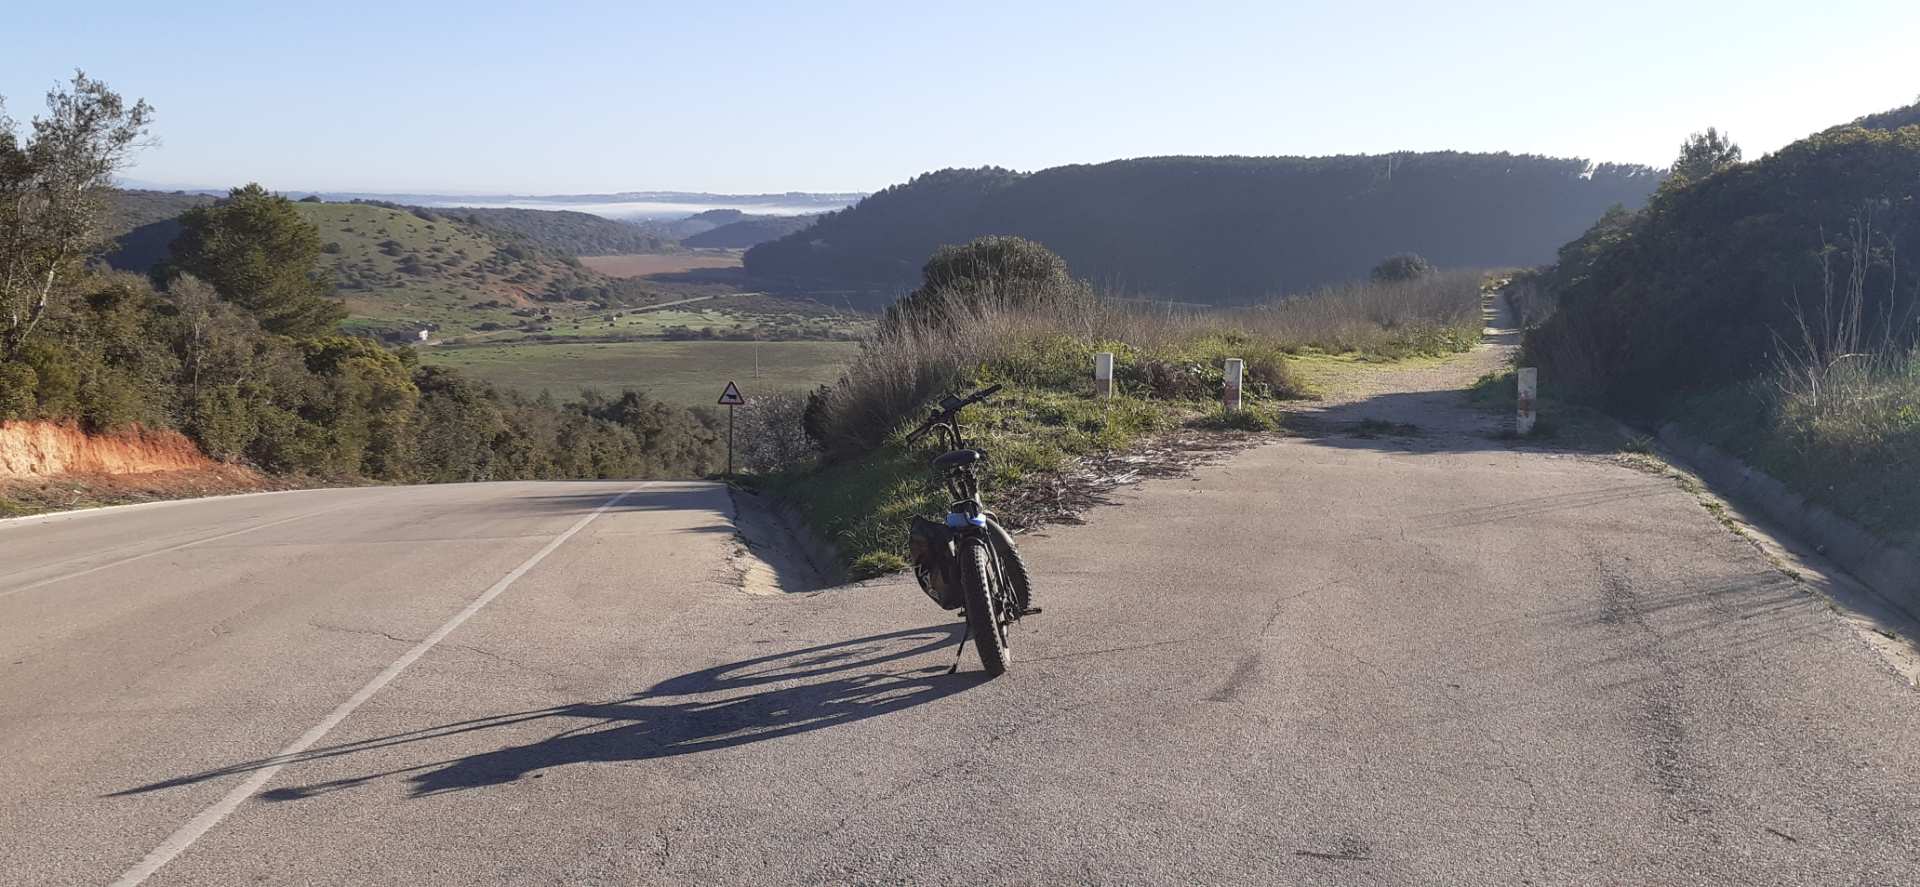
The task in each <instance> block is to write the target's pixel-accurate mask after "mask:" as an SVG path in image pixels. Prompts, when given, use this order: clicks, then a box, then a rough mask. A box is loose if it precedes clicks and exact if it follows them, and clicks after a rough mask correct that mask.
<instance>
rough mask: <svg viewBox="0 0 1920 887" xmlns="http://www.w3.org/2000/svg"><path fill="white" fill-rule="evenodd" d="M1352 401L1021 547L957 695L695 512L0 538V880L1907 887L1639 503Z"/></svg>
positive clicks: (1653, 512) (1908, 715) (1680, 509)
mask: <svg viewBox="0 0 1920 887" xmlns="http://www.w3.org/2000/svg"><path fill="white" fill-rule="evenodd" d="M1394 397H1395V396H1394V395H1380V396H1376V397H1372V398H1368V399H1365V400H1362V401H1360V402H1358V403H1355V404H1348V405H1346V406H1344V407H1342V409H1346V410H1347V412H1346V413H1339V412H1337V411H1335V412H1331V413H1330V414H1329V415H1328V416H1326V417H1324V418H1325V419H1326V421H1327V425H1326V428H1327V430H1326V431H1325V433H1321V434H1317V435H1314V436H1309V437H1304V438H1293V439H1288V440H1284V441H1279V442H1276V443H1272V444H1269V445H1265V446H1262V447H1259V448H1256V449H1251V450H1247V451H1244V452H1241V453H1239V454H1237V455H1235V456H1233V457H1232V458H1230V459H1227V460H1225V461H1223V462H1220V463H1218V464H1216V465H1213V466H1211V467H1206V468H1203V469H1201V470H1200V471H1199V472H1198V473H1197V474H1196V475H1194V476H1193V477H1191V478H1188V479H1181V480H1165V481H1154V482H1150V483H1147V484H1144V485H1141V486H1138V487H1133V488H1128V489H1126V490H1125V491H1123V492H1120V493H1117V494H1116V495H1115V496H1114V498H1115V500H1116V506H1115V507H1105V508H1101V509H1097V510H1095V511H1094V512H1092V513H1091V514H1090V515H1089V516H1088V519H1087V521H1086V523H1085V524H1084V525H1080V526H1072V527H1064V528H1056V529H1053V530H1051V531H1048V532H1046V533H1044V534H1041V535H1039V536H1037V537H1028V538H1026V539H1025V540H1024V543H1023V550H1024V551H1025V552H1026V553H1027V554H1028V556H1029V559H1030V560H1031V562H1032V564H1033V566H1034V568H1035V570H1036V572H1037V574H1038V576H1039V579H1040V582H1041V583H1042V584H1041V586H1040V589H1039V593H1040V595H1042V596H1043V599H1042V601H1041V603H1042V604H1044V606H1045V607H1046V613H1045V615H1043V616H1040V617H1037V618H1035V619H1033V620H1030V621H1028V622H1026V623H1023V624H1022V625H1021V626H1020V627H1019V629H1018V633H1017V637H1016V643H1017V647H1016V658H1015V662H1014V665H1013V670H1012V672H1011V673H1010V674H1009V675H1008V676H1006V677H1005V678H1002V679H999V680H993V681H985V680H982V678H981V675H980V674H979V672H978V664H977V661H976V660H975V659H974V658H973V655H972V653H971V652H969V653H968V654H967V656H966V658H965V659H964V660H963V664H964V666H965V668H964V669H963V671H962V672H961V673H960V674H958V675H954V676H948V675H946V674H945V673H944V672H945V671H946V667H947V665H948V663H949V662H951V661H952V659H953V652H952V651H953V645H954V643H955V642H956V641H957V640H958V633H959V624H958V622H957V620H955V619H953V618H952V617H950V616H948V615H946V614H944V613H941V612H939V611H937V610H935V609H934V608H933V607H932V605H931V604H930V603H928V602H927V601H926V600H925V598H924V597H922V596H921V594H920V592H919V591H918V590H917V589H916V588H914V587H913V585H912V580H911V579H910V578H906V579H896V580H883V581H878V582H872V583H867V584H863V585H858V586H853V587H847V588H839V589H831V590H826V591H822V592H818V593H805V594H779V593H771V594H769V593H765V592H766V589H764V588H762V587H761V583H759V582H756V581H755V580H754V579H753V576H755V575H756V574H759V573H764V572H765V571H764V570H755V569H749V568H750V567H753V566H754V564H753V562H752V559H751V558H750V557H743V556H742V555H741V549H740V547H739V545H738V544H737V543H736V541H735V536H734V531H733V521H732V514H733V510H732V509H733V506H732V504H731V502H730V500H729V498H728V496H727V494H726V493H725V491H724V490H722V489H720V488H718V487H715V486H712V485H706V484H691V483H688V484H672V483H636V484H610V483H564V484H563V483H550V484H537V483H513V484H480V485H461V486H442V487H417V488H383V489H349V490H321V491H311V492H299V493H284V494H273V495H263V496H250V497H240V498H231V499H216V500H202V501H194V502H186V503H177V504H169V505H161V506H152V507H145V506H143V507H135V508H131V509H116V510H107V511H100V512H93V513H80V514H74V515H68V516H56V517H51V518H36V519H28V520H19V521H11V522H4V523H0V860H3V861H4V862H0V883H4V884H31V885H50V884H51V885H65V884H109V883H114V882H116V880H119V882H120V883H145V884H150V885H227V884H261V883H264V884H343V885H348V884H350V885H382V884H400V885H409V887H420V885H439V884H488V885H493V884H500V885H505V884H513V885H525V884H556V885H558V884H675V885H679V884H764V885H795V884H821V883H861V884H882V883H884V884H901V883H908V884H918V883H927V884H936V883H937V884H1000V883H1044V884H1082V883H1105V884H1169V885H1185V884H1203V883H1222V884H1578V885H1587V884H1621V885H1648V884H1887V885H1898V884H1913V883H1920V705H1917V704H1916V702H1917V699H1916V695H1915V690H1914V689H1913V687H1912V686H1911V684H1910V683H1909V682H1908V681H1906V680H1905V679H1903V678H1902V677H1901V676H1900V675H1899V674H1897V673H1896V672H1895V671H1894V670H1893V669H1892V668H1890V667H1889V665H1888V662H1887V659H1886V658H1885V656H1883V655H1882V653H1881V652H1877V651H1876V649H1875V648H1874V647H1873V646H1872V645H1870V644H1869V643H1868V642H1867V641H1866V640H1864V639H1863V633H1862V632H1861V631H1860V630H1859V629H1858V628H1857V627H1856V626H1855V625H1854V624H1853V623H1851V622H1849V621H1847V620H1845V619H1843V618H1841V617H1840V616H1839V615H1837V614H1836V613H1835V612H1834V611H1833V609H1832V608H1830V607H1829V606H1828V604H1827V602H1826V601H1825V599H1823V598H1822V597H1820V596H1818V595H1816V594H1811V593H1809V592H1808V590H1807V587H1806V586H1803V585H1800V584H1798V583H1796V582H1795V581H1793V580H1792V579H1790V578H1788V577H1787V576H1786V575H1784V574H1783V573H1781V572H1779V571H1778V570H1777V569H1775V567H1774V565H1773V564H1772V563H1770V562H1769V561H1768V560H1767V559H1766V558H1765V557H1763V556H1762V554H1761V553H1760V551H1759V550H1758V549H1756V548H1755V546H1754V545H1752V544H1751V543H1749V542H1748V541H1745V540H1743V539H1741V538H1739V537H1737V536H1735V535H1733V534H1732V533H1730V532H1729V531H1728V530H1727V529H1726V528H1724V527H1723V526H1722V525H1721V524H1720V523H1719V522H1718V521H1717V520H1715V519H1714V517H1713V516H1712V515H1710V514H1709V513H1708V512H1707V511H1706V510H1705V509H1703V508H1702V507H1701V506H1700V504H1699V503H1698V501H1696V499H1695V498H1694V497H1693V496H1692V495H1690V494H1688V493H1686V492H1685V491H1683V490H1682V489H1680V488H1679V487H1678V486H1676V485H1675V484H1674V483H1673V482H1672V481H1670V480H1668V479H1665V478H1661V477H1657V476H1654V475H1650V474H1647V473H1644V472H1641V471H1636V470H1634V469H1632V468H1629V467H1624V466H1622V465H1620V464H1617V463H1614V462H1611V461H1608V460H1604V459H1598V458H1592V457H1585V456H1577V455H1571V454H1567V453H1560V452H1553V451H1547V450H1537V449H1513V448H1509V447H1507V446H1506V445H1503V444H1499V443H1496V442H1494V441H1491V440H1488V439H1487V438H1486V437H1484V436H1483V435H1478V434H1475V433H1473V431H1472V429H1471V428H1467V427H1464V426H1463V427H1461V428H1453V429H1440V428H1436V429H1434V430H1432V431H1430V432H1428V433H1425V434H1421V435H1409V436H1407V437H1405V438H1401V439H1394V438H1367V437H1357V436H1354V435H1353V434H1351V433H1347V432H1342V431H1339V430H1336V429H1337V428H1338V427H1340V425H1341V423H1342V422H1344V421H1345V420H1347V419H1351V418H1354V417H1357V416H1359V415H1362V414H1369V413H1368V411H1373V412H1377V413H1380V414H1382V415H1386V416H1388V417H1389V418H1392V417H1394V416H1396V415H1398V414H1397V413H1396V412H1395V411H1396V410H1399V409H1403V408H1405V409H1412V410H1414V411H1415V412H1418V411H1419V410H1422V409H1425V410H1427V411H1429V412H1431V410H1432V409H1436V408H1451V407H1449V406H1448V404H1447V403H1442V402H1440V401H1437V400H1434V399H1433V397H1434V396H1426V400H1421V396H1402V397H1403V398H1404V399H1405V403H1400V404H1396V402H1395V401H1394V399H1393V398H1394ZM1436 405H1437V406H1436ZM1356 411H1359V412H1356ZM1461 415H1463V416H1464V415H1469V414H1461ZM1463 421H1465V420H1463ZM1466 424H1471V422H1467V423H1466Z"/></svg>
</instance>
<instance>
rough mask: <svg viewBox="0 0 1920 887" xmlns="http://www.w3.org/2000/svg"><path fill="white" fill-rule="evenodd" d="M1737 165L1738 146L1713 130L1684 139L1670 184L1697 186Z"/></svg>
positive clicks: (1675, 160) (1721, 133) (1738, 160)
mask: <svg viewBox="0 0 1920 887" xmlns="http://www.w3.org/2000/svg"><path fill="white" fill-rule="evenodd" d="M1739 162H1740V146H1739V145H1736V144H1734V143H1733V139H1731V138H1728V137H1727V135H1726V134H1725V133H1723V132H1721V131H1719V130H1717V129H1714V128H1713V127H1711V126H1709V127H1707V131H1706V132H1696V133H1694V134H1693V135H1690V136H1687V140H1686V142H1685V143H1683V144H1681V146H1680V156H1679V157H1678V158H1675V159H1674V161H1673V181H1674V182H1675V183H1676V184H1678V185H1681V186H1684V185H1687V184H1688V183H1691V182H1697V181H1700V180H1701V179H1704V178H1706V177H1707V176H1710V175H1713V174H1714V173H1716V172H1719V171H1720V170H1723V169H1726V168H1727V167H1729V166H1732V165H1734V164H1736V163H1739Z"/></svg>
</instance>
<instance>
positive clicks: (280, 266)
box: [162, 184, 347, 338]
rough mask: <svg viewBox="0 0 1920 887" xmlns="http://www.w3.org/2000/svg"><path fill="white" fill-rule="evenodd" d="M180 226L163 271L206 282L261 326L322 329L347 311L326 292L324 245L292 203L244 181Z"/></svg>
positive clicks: (299, 333) (301, 333) (307, 332)
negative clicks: (322, 263)
mask: <svg viewBox="0 0 1920 887" xmlns="http://www.w3.org/2000/svg"><path fill="white" fill-rule="evenodd" d="M180 224H181V231H180V236H179V237H178V238H176V239H175V240H174V241H173V259H172V262H171V264H170V267H168V268H166V269H163V271H162V274H163V275H165V276H168V277H171V276H173V275H177V274H179V273H182V272H184V273H188V274H192V275H194V276H196V277H199V278H200V279H202V280H205V281H206V282H208V283H210V284H212V285H213V288H214V289H215V290H217V291H219V293H220V296H221V298H224V299H226V300H227V301H230V302H233V303H235V304H237V305H240V306H242V307H244V308H246V309H247V310H249V311H251V312H253V314H254V315H255V316H256V317H258V318H259V320H260V326H261V327H262V328H263V329H266V330H267V331H269V332H274V333H280V334H282V335H287V336H293V337H296V338H307V337H312V336H319V335H323V334H326V333H328V332H330V331H331V330H332V329H333V328H334V325H335V324H337V323H339V322H340V320H341V318H344V317H346V313H347V312H346V309H345V308H342V307H341V306H340V303H338V302H335V301H333V300H332V299H330V298H328V295H329V294H330V293H331V292H332V291H333V283H332V281H331V280H330V279H329V278H328V277H327V276H326V275H323V274H320V273H318V272H316V271H315V270H314V268H315V265H316V264H317V263H318V261H319V258H320V254H321V252H322V251H323V250H324V247H323V245H322V244H321V242H320V232H319V230H318V229H316V228H314V226H312V225H310V224H308V223H307V222H306V220H304V219H302V218H300V213H299V211H298V210H295V209H294V207H293V201H290V200H288V199H287V198H285V197H282V196H280V195H278V194H270V193H268V192H267V189H265V188H262V187H260V186H259V185H257V184H250V185H247V186H245V187H243V188H235V189H233V191H231V192H230V193H229V194H228V195H227V199H226V200H224V201H222V202H220V203H218V204H215V205H213V206H202V207H195V208H194V209H191V210H188V211H187V212H186V213H185V214H183V215H182V216H181V217H180Z"/></svg>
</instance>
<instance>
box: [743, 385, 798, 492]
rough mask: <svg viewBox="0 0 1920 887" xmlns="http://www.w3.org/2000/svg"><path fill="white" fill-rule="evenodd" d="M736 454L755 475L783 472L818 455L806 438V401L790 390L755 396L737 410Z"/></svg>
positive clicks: (744, 466) (745, 467) (746, 468)
mask: <svg viewBox="0 0 1920 887" xmlns="http://www.w3.org/2000/svg"><path fill="white" fill-rule="evenodd" d="M736 409H737V414H736V417H735V418H736V421H737V423H738V427H736V428H735V429H734V433H735V437H734V453H735V455H736V457H737V459H738V464H739V465H740V467H741V468H743V469H745V470H747V471H750V472H755V473H767V472H773V471H784V470H787V469H791V468H795V467H798V466H800V465H803V464H805V463H806V462H808V461H809V460H811V459H813V457H814V456H815V455H817V454H818V453H819V448H818V447H816V446H814V443H813V441H812V440H811V439H810V438H809V437H808V436H807V431H806V428H805V426H804V417H805V414H806V409H807V398H806V396H804V395H801V394H797V393H794V392H790V391H781V392H775V393H773V394H767V395H756V396H755V397H753V398H752V399H751V400H748V401H747V403H746V405H745V406H742V407H738V408H736Z"/></svg>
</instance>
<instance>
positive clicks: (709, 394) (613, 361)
mask: <svg viewBox="0 0 1920 887" xmlns="http://www.w3.org/2000/svg"><path fill="white" fill-rule="evenodd" d="M858 349H859V346H858V345H856V344H854V343H852V342H705V341H701V342H663V341H641V342H580V343H566V342H556V343H539V344H513V345H480V346H473V347H465V348H425V349H421V352H420V356H421V359H422V360H423V361H425V362H426V363H429V364H432V365H435V366H450V367H454V368H456V369H459V370H461V371H462V372H465V373H467V374H470V375H472V376H474V377H476V378H479V379H482V380H485V381H488V382H491V383H493V384H495V385H497V386H500V387H502V388H508V389H512V390H516V391H520V392H522V393H525V394H539V393H540V392H541V391H552V392H553V394H554V396H556V397H560V398H562V399H565V398H567V397H571V396H572V395H574V394H577V393H578V392H579V391H580V389H582V388H601V389H607V390H619V389H621V388H638V389H640V390H643V391H645V392H647V394H648V395H650V396H652V397H655V398H657V399H659V400H662V401H666V402H668V403H674V404H681V405H684V406H712V405H713V403H714V401H715V400H716V399H717V398H719V396H720V389H721V388H722V387H724V386H725V385H726V383H727V381H728V380H729V379H731V380H733V381H735V382H738V383H739V384H740V387H741V390H742V391H744V392H745V393H746V394H747V396H748V397H752V396H753V395H754V394H756V393H759V392H763V391H770V390H795V389H809V388H812V387H814V386H816V385H820V384H823V383H827V382H832V381H833V380H835V379H837V378H839V375H840V369H841V367H842V366H844V365H845V364H846V361H847V360H848V359H849V358H850V357H852V356H853V354H854V352H855V351H857V350H858ZM756 356H757V359H758V363H759V372H758V374H757V376H756V374H755V370H754V366H755V360H756Z"/></svg>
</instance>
